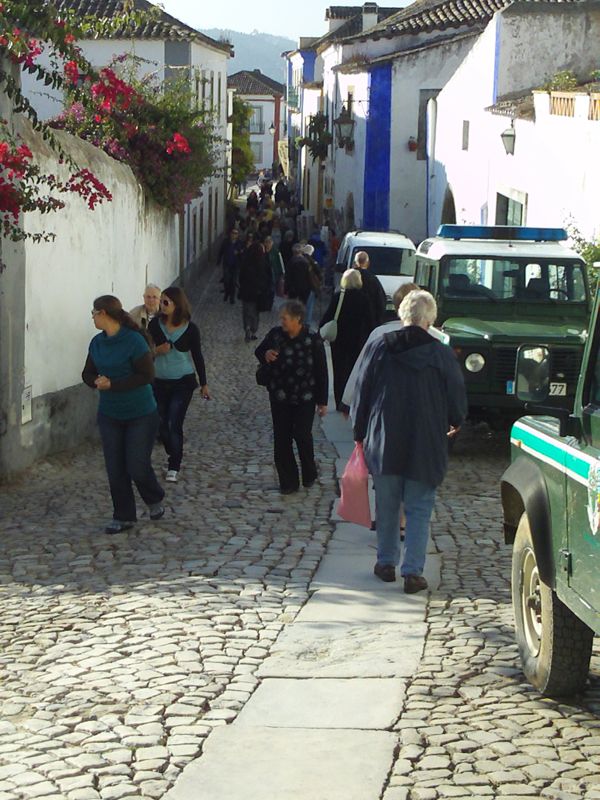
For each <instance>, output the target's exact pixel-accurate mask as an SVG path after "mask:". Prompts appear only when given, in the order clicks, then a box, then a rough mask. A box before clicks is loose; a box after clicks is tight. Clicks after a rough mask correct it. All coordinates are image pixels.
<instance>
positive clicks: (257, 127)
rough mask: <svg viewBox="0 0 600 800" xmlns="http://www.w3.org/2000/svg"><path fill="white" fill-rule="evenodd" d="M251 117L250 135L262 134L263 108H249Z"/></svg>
mask: <svg viewBox="0 0 600 800" xmlns="http://www.w3.org/2000/svg"><path fill="white" fill-rule="evenodd" d="M251 108H252V116H251V117H250V123H249V126H250V133H255V134H259V135H260V134H263V133H264V132H265V123H264V119H263V107H262V106H251Z"/></svg>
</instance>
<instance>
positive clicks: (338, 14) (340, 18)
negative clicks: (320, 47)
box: [325, 6, 356, 33]
mask: <svg viewBox="0 0 600 800" xmlns="http://www.w3.org/2000/svg"><path fill="white" fill-rule="evenodd" d="M343 12H344V10H343V9H342V7H340V6H330V7H329V8H328V9H327V10H326V11H325V21H326V22H328V23H329V28H328V30H327V33H331V32H332V31H337V29H338V28H341V27H342V25H344V24H345V23H346V22H348V19H349V17H348V13H347V12H346V13H343ZM354 13H356V11H355V12H354Z"/></svg>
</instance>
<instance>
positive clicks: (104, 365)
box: [82, 295, 165, 533]
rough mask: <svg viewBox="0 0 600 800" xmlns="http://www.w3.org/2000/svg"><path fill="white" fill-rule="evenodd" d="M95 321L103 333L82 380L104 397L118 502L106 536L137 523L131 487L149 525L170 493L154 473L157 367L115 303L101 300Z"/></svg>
mask: <svg viewBox="0 0 600 800" xmlns="http://www.w3.org/2000/svg"><path fill="white" fill-rule="evenodd" d="M92 318H93V320H94V325H95V326H96V328H97V329H98V330H99V331H100V333H99V334H98V335H97V336H94V338H93V339H92V341H91V343H90V348H89V352H88V357H87V360H86V362H85V367H84V368H83V373H82V378H83V380H84V381H85V383H86V384H87V385H88V386H89V387H90V388H92V389H97V390H98V392H99V397H100V402H99V405H98V427H99V429H100V437H101V439H102V447H103V449H104V461H105V463H106V472H107V474H108V482H109V485H110V493H111V496H112V501H113V519H112V521H111V522H110V523H109V524H108V525H107V527H106V529H105V530H106V533H121V532H122V531H125V530H127V529H129V528H132V527H133V525H134V524H135V522H136V519H137V516H136V505H135V497H134V494H133V486H132V482H133V483H135V485H136V487H137V490H138V492H139V493H140V496H141V498H142V500H143V501H144V502H145V503H146V505H147V506H148V509H149V514H150V519H154V520H155V519H160V518H161V517H162V516H163V514H164V513H165V509H164V507H163V506H162V500H163V497H164V494H165V493H164V491H163V489H162V487H161V486H160V484H159V483H158V480H157V479H156V475H155V474H154V470H153V468H152V447H153V445H154V441H155V439H156V434H157V431H158V412H157V410H156V400H155V399H154V394H153V392H152V386H151V383H152V380H153V379H154V363H153V360H152V354H151V352H150V348H149V346H148V343H147V342H146V339H145V338H144V336H143V335H142V333H141V332H140V329H139V328H138V326H137V325H136V324H135V322H134V321H133V320H132V319H131V317H130V316H129V314H128V313H127V312H126V311H124V310H123V306H122V305H121V303H120V301H119V300H118V299H117V298H116V297H113V296H112V295H103V296H102V297H97V298H96V299H95V300H94V307H93V309H92Z"/></svg>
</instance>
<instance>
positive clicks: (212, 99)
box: [210, 70, 215, 111]
mask: <svg viewBox="0 0 600 800" xmlns="http://www.w3.org/2000/svg"><path fill="white" fill-rule="evenodd" d="M210 108H211V111H214V109H215V73H214V72H213V71H212V70H211V73H210Z"/></svg>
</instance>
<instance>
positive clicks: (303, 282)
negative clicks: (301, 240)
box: [285, 244, 312, 305]
mask: <svg viewBox="0 0 600 800" xmlns="http://www.w3.org/2000/svg"><path fill="white" fill-rule="evenodd" d="M311 291H312V287H311V284H310V275H309V264H308V260H307V258H306V257H305V256H304V254H303V252H302V245H301V244H295V245H294V246H293V247H292V258H291V259H290V262H289V263H288V264H287V265H286V269H285V292H286V294H287V296H288V297H289V298H290V300H300V301H301V302H302V303H304V305H306V302H307V300H308V296H309V295H310V293H311Z"/></svg>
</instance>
